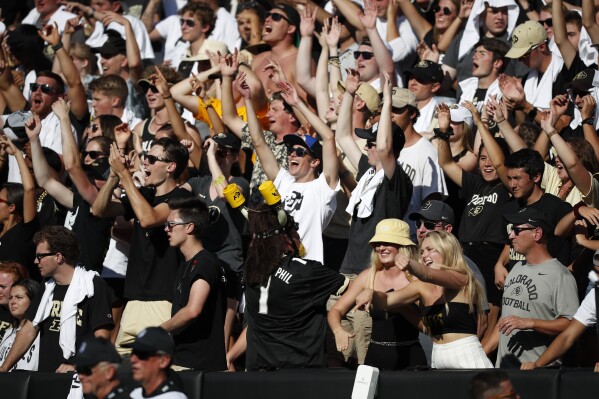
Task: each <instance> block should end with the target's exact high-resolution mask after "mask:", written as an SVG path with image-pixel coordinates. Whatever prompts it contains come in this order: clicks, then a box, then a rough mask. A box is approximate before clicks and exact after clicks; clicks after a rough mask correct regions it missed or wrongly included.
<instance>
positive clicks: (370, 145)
mask: <svg viewBox="0 0 599 399" xmlns="http://www.w3.org/2000/svg"><path fill="white" fill-rule="evenodd" d="M372 147H376V142H374V141H367V142H366V148H368V149H371V148H372Z"/></svg>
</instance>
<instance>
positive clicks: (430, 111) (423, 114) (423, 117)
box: [414, 97, 437, 133]
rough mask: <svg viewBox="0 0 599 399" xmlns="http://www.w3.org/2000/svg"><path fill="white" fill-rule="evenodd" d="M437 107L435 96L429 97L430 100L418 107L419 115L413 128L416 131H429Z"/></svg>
mask: <svg viewBox="0 0 599 399" xmlns="http://www.w3.org/2000/svg"><path fill="white" fill-rule="evenodd" d="M436 109H437V100H436V99H435V97H433V98H431V100H430V101H429V102H428V104H426V105H425V106H424V107H422V109H419V111H420V116H419V117H418V120H417V121H416V123H415V124H414V130H416V131H417V132H418V133H421V132H430V131H431V129H430V127H431V122H432V121H433V118H434V117H435V112H436Z"/></svg>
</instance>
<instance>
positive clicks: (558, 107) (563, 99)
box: [550, 94, 570, 125]
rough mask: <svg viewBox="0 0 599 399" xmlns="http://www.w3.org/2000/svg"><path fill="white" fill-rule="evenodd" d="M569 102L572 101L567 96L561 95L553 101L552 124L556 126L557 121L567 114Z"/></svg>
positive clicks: (551, 104) (551, 105) (551, 106)
mask: <svg viewBox="0 0 599 399" xmlns="http://www.w3.org/2000/svg"><path fill="white" fill-rule="evenodd" d="M569 101H570V100H569V99H568V95H567V94H560V95H558V96H555V97H554V98H553V100H551V103H550V108H551V111H553V119H552V121H551V123H552V124H554V125H555V123H556V122H557V120H558V119H559V118H561V116H562V115H564V114H565V113H566V111H567V110H568V103H569Z"/></svg>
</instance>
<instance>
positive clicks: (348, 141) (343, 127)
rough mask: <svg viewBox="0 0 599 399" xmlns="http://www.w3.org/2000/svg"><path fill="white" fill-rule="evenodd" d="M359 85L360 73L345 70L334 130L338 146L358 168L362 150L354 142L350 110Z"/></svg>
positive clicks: (353, 70)
mask: <svg viewBox="0 0 599 399" xmlns="http://www.w3.org/2000/svg"><path fill="white" fill-rule="evenodd" d="M359 86H360V74H359V73H358V71H356V70H355V69H348V70H347V79H346V80H345V94H343V100H342V101H341V105H340V107H339V116H338V117H337V130H336V132H335V135H336V138H337V142H338V143H339V147H341V150H342V151H343V152H344V153H345V155H346V156H347V159H349V162H351V164H352V166H353V167H354V168H356V169H358V166H359V164H360V158H361V157H362V151H360V147H358V144H356V141H355V140H354V135H353V126H352V111H353V105H354V95H355V94H356V90H358V87H359Z"/></svg>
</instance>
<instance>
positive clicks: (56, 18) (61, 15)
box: [22, 6, 77, 34]
mask: <svg viewBox="0 0 599 399" xmlns="http://www.w3.org/2000/svg"><path fill="white" fill-rule="evenodd" d="M76 16H77V15H75V14H73V13H70V12H68V11H65V7H64V6H60V7H59V8H58V10H56V12H55V13H54V14H52V16H51V17H50V20H49V21H48V22H49V23H50V24H52V25H54V22H56V24H57V25H58V32H59V33H60V34H62V32H63V31H64V27H65V25H66V24H67V21H68V20H69V19H71V18H75V17H76ZM39 19H40V13H39V12H38V11H37V9H35V8H34V9H33V10H31V11H30V12H29V14H27V16H26V17H25V18H24V19H23V22H22V23H23V24H26V25H37V23H38V20H39Z"/></svg>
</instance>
